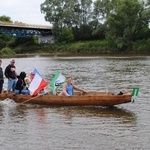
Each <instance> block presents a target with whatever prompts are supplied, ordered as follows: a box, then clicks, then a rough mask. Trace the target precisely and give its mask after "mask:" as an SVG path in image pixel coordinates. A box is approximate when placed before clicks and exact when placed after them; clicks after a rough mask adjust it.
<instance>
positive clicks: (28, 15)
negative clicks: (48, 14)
mask: <svg viewBox="0 0 150 150" xmlns="http://www.w3.org/2000/svg"><path fill="white" fill-rule="evenodd" d="M44 2H45V0H0V16H3V15H5V16H8V17H10V18H11V20H12V21H13V22H15V21H18V22H22V23H26V24H35V25H50V23H49V22H46V21H45V19H44V14H42V13H41V11H40V5H41V4H42V3H44Z"/></svg>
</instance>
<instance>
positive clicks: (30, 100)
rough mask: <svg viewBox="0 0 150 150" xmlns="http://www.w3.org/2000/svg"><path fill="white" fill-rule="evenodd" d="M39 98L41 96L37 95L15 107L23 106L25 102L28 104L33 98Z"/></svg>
mask: <svg viewBox="0 0 150 150" xmlns="http://www.w3.org/2000/svg"><path fill="white" fill-rule="evenodd" d="M40 96H41V95H37V96H35V97H32V98H30V99H28V100H26V101H24V102H22V103H19V104H18V105H17V107H18V106H20V105H22V104H24V103H26V102H29V101H31V100H33V99H35V98H38V97H40Z"/></svg>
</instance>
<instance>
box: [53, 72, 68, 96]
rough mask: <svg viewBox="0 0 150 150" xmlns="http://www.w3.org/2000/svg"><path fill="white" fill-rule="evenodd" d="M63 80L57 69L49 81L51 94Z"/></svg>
mask: <svg viewBox="0 0 150 150" xmlns="http://www.w3.org/2000/svg"><path fill="white" fill-rule="evenodd" d="M65 82H66V78H65V77H64V76H63V75H62V74H61V73H60V72H59V71H57V72H56V74H55V76H54V77H53V79H52V81H51V83H50V85H51V92H52V93H53V94H56V89H57V88H58V87H59V86H60V85H62V84H63V83H65Z"/></svg>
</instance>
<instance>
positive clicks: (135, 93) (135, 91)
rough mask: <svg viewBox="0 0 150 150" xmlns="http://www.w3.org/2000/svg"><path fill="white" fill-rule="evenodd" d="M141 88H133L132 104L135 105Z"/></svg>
mask: <svg viewBox="0 0 150 150" xmlns="http://www.w3.org/2000/svg"><path fill="white" fill-rule="evenodd" d="M138 93H139V88H133V90H132V100H131V101H132V103H134V100H135V97H136V96H138Z"/></svg>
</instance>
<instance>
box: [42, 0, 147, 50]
mask: <svg viewBox="0 0 150 150" xmlns="http://www.w3.org/2000/svg"><path fill="white" fill-rule="evenodd" d="M41 11H42V13H44V14H45V20H46V21H48V22H50V23H51V24H52V25H53V34H54V35H55V38H56V40H57V41H58V42H63V43H70V42H74V41H87V40H106V41H108V43H109V45H110V46H111V47H112V48H115V49H117V50H120V51H124V50H128V51H130V50H132V49H133V43H135V42H137V43H142V44H144V45H148V43H150V0H73V1H72V0H45V2H44V3H42V4H41ZM144 45H143V46H144ZM148 46H150V45H148ZM148 46H147V47H148ZM137 47H138V46H137ZM145 47H146V46H145ZM147 47H146V48H147Z"/></svg>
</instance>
